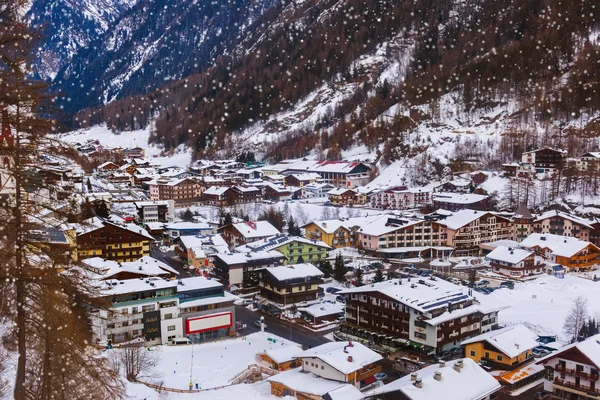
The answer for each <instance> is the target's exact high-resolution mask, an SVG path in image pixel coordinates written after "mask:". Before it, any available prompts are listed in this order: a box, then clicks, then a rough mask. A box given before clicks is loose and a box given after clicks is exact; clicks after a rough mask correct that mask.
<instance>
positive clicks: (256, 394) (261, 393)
mask: <svg viewBox="0 0 600 400" xmlns="http://www.w3.org/2000/svg"><path fill="white" fill-rule="evenodd" d="M127 389H128V390H127V395H128V396H129V397H128V398H129V399H131V400H154V399H168V400H173V399H176V400H191V399H194V400H235V399H239V400H276V399H278V400H280V399H283V400H290V399H293V398H294V397H290V396H285V397H277V396H273V395H272V394H271V385H270V384H269V382H265V381H263V382H257V383H254V384H240V385H234V386H229V387H226V388H223V389H218V390H208V391H206V392H200V393H169V392H165V393H162V394H160V395H159V394H158V393H157V392H156V391H155V390H154V389H150V388H149V387H147V386H144V385H142V384H135V383H129V384H128V386H127Z"/></svg>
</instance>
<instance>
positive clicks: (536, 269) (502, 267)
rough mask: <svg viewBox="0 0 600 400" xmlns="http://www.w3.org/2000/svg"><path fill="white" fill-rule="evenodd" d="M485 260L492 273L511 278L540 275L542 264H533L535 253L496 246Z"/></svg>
mask: <svg viewBox="0 0 600 400" xmlns="http://www.w3.org/2000/svg"><path fill="white" fill-rule="evenodd" d="M486 258H487V259H488V260H489V261H490V265H491V267H492V271H493V272H497V273H499V274H502V275H506V276H510V277H513V278H522V277H524V276H528V275H533V274H541V273H542V272H543V269H544V266H545V265H543V264H541V263H540V264H536V263H535V253H534V252H532V251H529V250H527V249H522V248H518V247H507V246H498V247H496V248H495V249H494V250H492V251H491V252H490V253H489V254H488V255H487V256H486Z"/></svg>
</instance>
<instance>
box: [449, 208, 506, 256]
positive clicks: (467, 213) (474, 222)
mask: <svg viewBox="0 0 600 400" xmlns="http://www.w3.org/2000/svg"><path fill="white" fill-rule="evenodd" d="M440 223H442V224H444V225H446V234H447V242H446V243H447V245H448V246H451V247H454V249H456V254H457V255H459V254H462V255H466V254H474V253H477V252H478V251H479V245H480V244H481V243H487V242H495V241H497V240H503V239H510V238H511V237H512V235H513V228H512V222H511V221H510V220H509V219H508V218H505V217H501V216H499V215H497V214H495V213H493V212H490V211H477V210H468V209H464V210H460V211H457V212H455V213H453V214H452V215H450V216H448V217H446V218H444V219H442V220H440Z"/></svg>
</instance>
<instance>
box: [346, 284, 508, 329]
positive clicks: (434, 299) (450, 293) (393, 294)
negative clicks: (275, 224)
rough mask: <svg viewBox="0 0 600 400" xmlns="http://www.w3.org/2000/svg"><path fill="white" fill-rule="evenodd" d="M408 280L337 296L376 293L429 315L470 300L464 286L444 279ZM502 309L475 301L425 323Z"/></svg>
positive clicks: (436, 322) (368, 286) (364, 287)
mask: <svg viewBox="0 0 600 400" xmlns="http://www.w3.org/2000/svg"><path fill="white" fill-rule="evenodd" d="M408 279H410V278H406V279H392V280H388V281H384V282H379V283H372V284H370V285H364V286H360V287H355V288H351V289H345V290H342V291H340V292H338V294H353V293H367V292H379V293H381V294H384V295H386V296H388V297H390V298H392V299H394V300H396V301H398V302H400V303H402V304H405V305H406V306H408V307H410V308H413V309H415V310H417V311H420V312H422V313H430V312H431V311H433V310H435V309H438V308H445V307H447V306H448V304H449V303H459V302H464V301H467V300H472V299H473V297H472V296H470V295H469V294H468V293H467V291H466V290H467V289H465V288H464V287H463V286H458V285H455V284H453V283H451V282H448V281H445V280H443V279H435V280H432V279H411V280H410V281H409V280H408ZM503 307H504V306H503V305H499V304H498V305H491V304H482V303H481V302H474V303H473V305H471V306H469V307H465V308H461V309H456V310H454V311H452V312H451V313H448V312H445V313H444V314H442V315H440V316H438V317H435V318H432V319H429V320H426V321H425V322H427V323H428V324H430V325H437V324H440V323H442V322H445V321H446V320H448V319H454V318H457V317H458V313H459V312H464V313H466V314H465V315H468V314H471V313H474V312H478V311H479V312H483V313H485V314H487V313H489V312H491V311H493V310H495V309H502V308H503Z"/></svg>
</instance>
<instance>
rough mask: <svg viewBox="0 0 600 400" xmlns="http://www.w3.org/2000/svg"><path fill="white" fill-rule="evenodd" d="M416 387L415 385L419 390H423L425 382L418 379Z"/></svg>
mask: <svg viewBox="0 0 600 400" xmlns="http://www.w3.org/2000/svg"><path fill="white" fill-rule="evenodd" d="M414 385H415V386H416V387H418V388H419V389H422V388H423V381H422V380H421V379H417V380H416V381H415V383H414Z"/></svg>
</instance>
